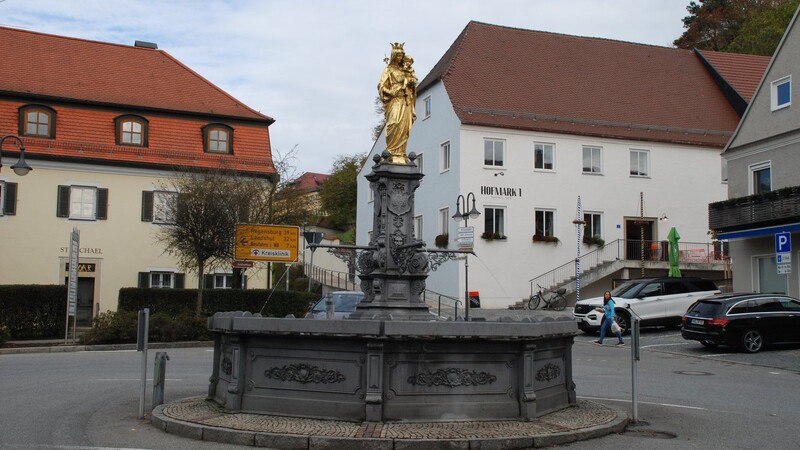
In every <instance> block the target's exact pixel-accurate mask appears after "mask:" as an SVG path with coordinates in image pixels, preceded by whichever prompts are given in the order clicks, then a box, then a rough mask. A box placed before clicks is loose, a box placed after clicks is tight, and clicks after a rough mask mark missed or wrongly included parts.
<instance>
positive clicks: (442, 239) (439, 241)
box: [434, 234, 450, 248]
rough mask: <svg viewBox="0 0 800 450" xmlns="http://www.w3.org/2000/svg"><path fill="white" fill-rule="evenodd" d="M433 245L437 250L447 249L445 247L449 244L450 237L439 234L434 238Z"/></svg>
mask: <svg viewBox="0 0 800 450" xmlns="http://www.w3.org/2000/svg"><path fill="white" fill-rule="evenodd" d="M434 243H435V244H436V247H438V248H447V245H448V244H449V243H450V235H449V234H440V235H438V236H436V238H435V239H434Z"/></svg>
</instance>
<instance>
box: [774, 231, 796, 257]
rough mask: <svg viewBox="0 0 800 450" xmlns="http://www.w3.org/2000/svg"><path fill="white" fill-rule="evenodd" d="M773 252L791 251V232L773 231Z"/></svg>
mask: <svg viewBox="0 0 800 450" xmlns="http://www.w3.org/2000/svg"><path fill="white" fill-rule="evenodd" d="M775 253H792V233H789V232H788V231H784V232H782V233H775Z"/></svg>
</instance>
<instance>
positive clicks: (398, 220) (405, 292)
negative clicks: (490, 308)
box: [350, 152, 435, 321]
mask: <svg viewBox="0 0 800 450" xmlns="http://www.w3.org/2000/svg"><path fill="white" fill-rule="evenodd" d="M408 159H409V163H408V164H396V163H393V162H390V155H389V154H388V153H387V152H384V155H383V158H382V157H381V156H377V155H376V156H375V158H374V161H375V165H374V166H373V167H372V172H371V173H369V174H368V175H367V176H366V178H367V180H369V182H370V188H371V189H372V191H373V193H374V198H375V201H374V205H373V207H374V209H373V222H372V240H371V241H370V243H369V247H372V248H373V249H374V250H372V251H366V252H362V253H361V255H360V256H359V259H358V262H357V265H358V269H359V277H360V278H361V290H362V291H364V294H365V298H364V300H362V301H361V303H359V305H358V306H357V307H356V311H355V313H353V314H351V315H350V318H351V319H361V320H375V319H377V320H381V319H389V318H390V317H391V319H393V320H425V321H427V320H434V319H435V317H434V316H433V315H432V314H430V313H429V312H428V305H427V304H426V303H425V301H424V299H423V296H422V294H423V292H424V291H425V279H426V278H427V273H428V269H429V267H428V257H427V256H426V255H425V253H423V252H420V251H419V250H420V249H421V248H422V247H423V246H424V245H425V243H424V242H422V241H421V240H417V239H415V238H414V191H415V190H416V189H417V188H418V187H419V184H420V180H421V179H422V177H423V176H424V175H423V174H422V173H420V171H419V167H418V166H417V165H416V164H415V163H414V160H415V159H416V155H415V154H414V153H411V154H410V155H409V158H408Z"/></svg>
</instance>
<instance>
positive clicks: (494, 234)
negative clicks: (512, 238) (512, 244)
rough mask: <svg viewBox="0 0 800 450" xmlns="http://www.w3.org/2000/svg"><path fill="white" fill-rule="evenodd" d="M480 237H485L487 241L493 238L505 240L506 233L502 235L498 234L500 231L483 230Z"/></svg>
mask: <svg viewBox="0 0 800 450" xmlns="http://www.w3.org/2000/svg"><path fill="white" fill-rule="evenodd" d="M481 239H485V240H487V241H493V240H495V239H496V240H501V241H502V240H505V239H506V235H504V234H500V233H489V232H488V231H485V232H484V233H483V234H482V235H481Z"/></svg>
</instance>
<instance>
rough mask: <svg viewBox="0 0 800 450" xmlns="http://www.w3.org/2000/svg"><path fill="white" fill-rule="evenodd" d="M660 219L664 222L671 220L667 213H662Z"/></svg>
mask: <svg viewBox="0 0 800 450" xmlns="http://www.w3.org/2000/svg"><path fill="white" fill-rule="evenodd" d="M658 220H663V221H664V222H666V221H668V220H669V217H667V215H666V214H661V217H659V218H658Z"/></svg>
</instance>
